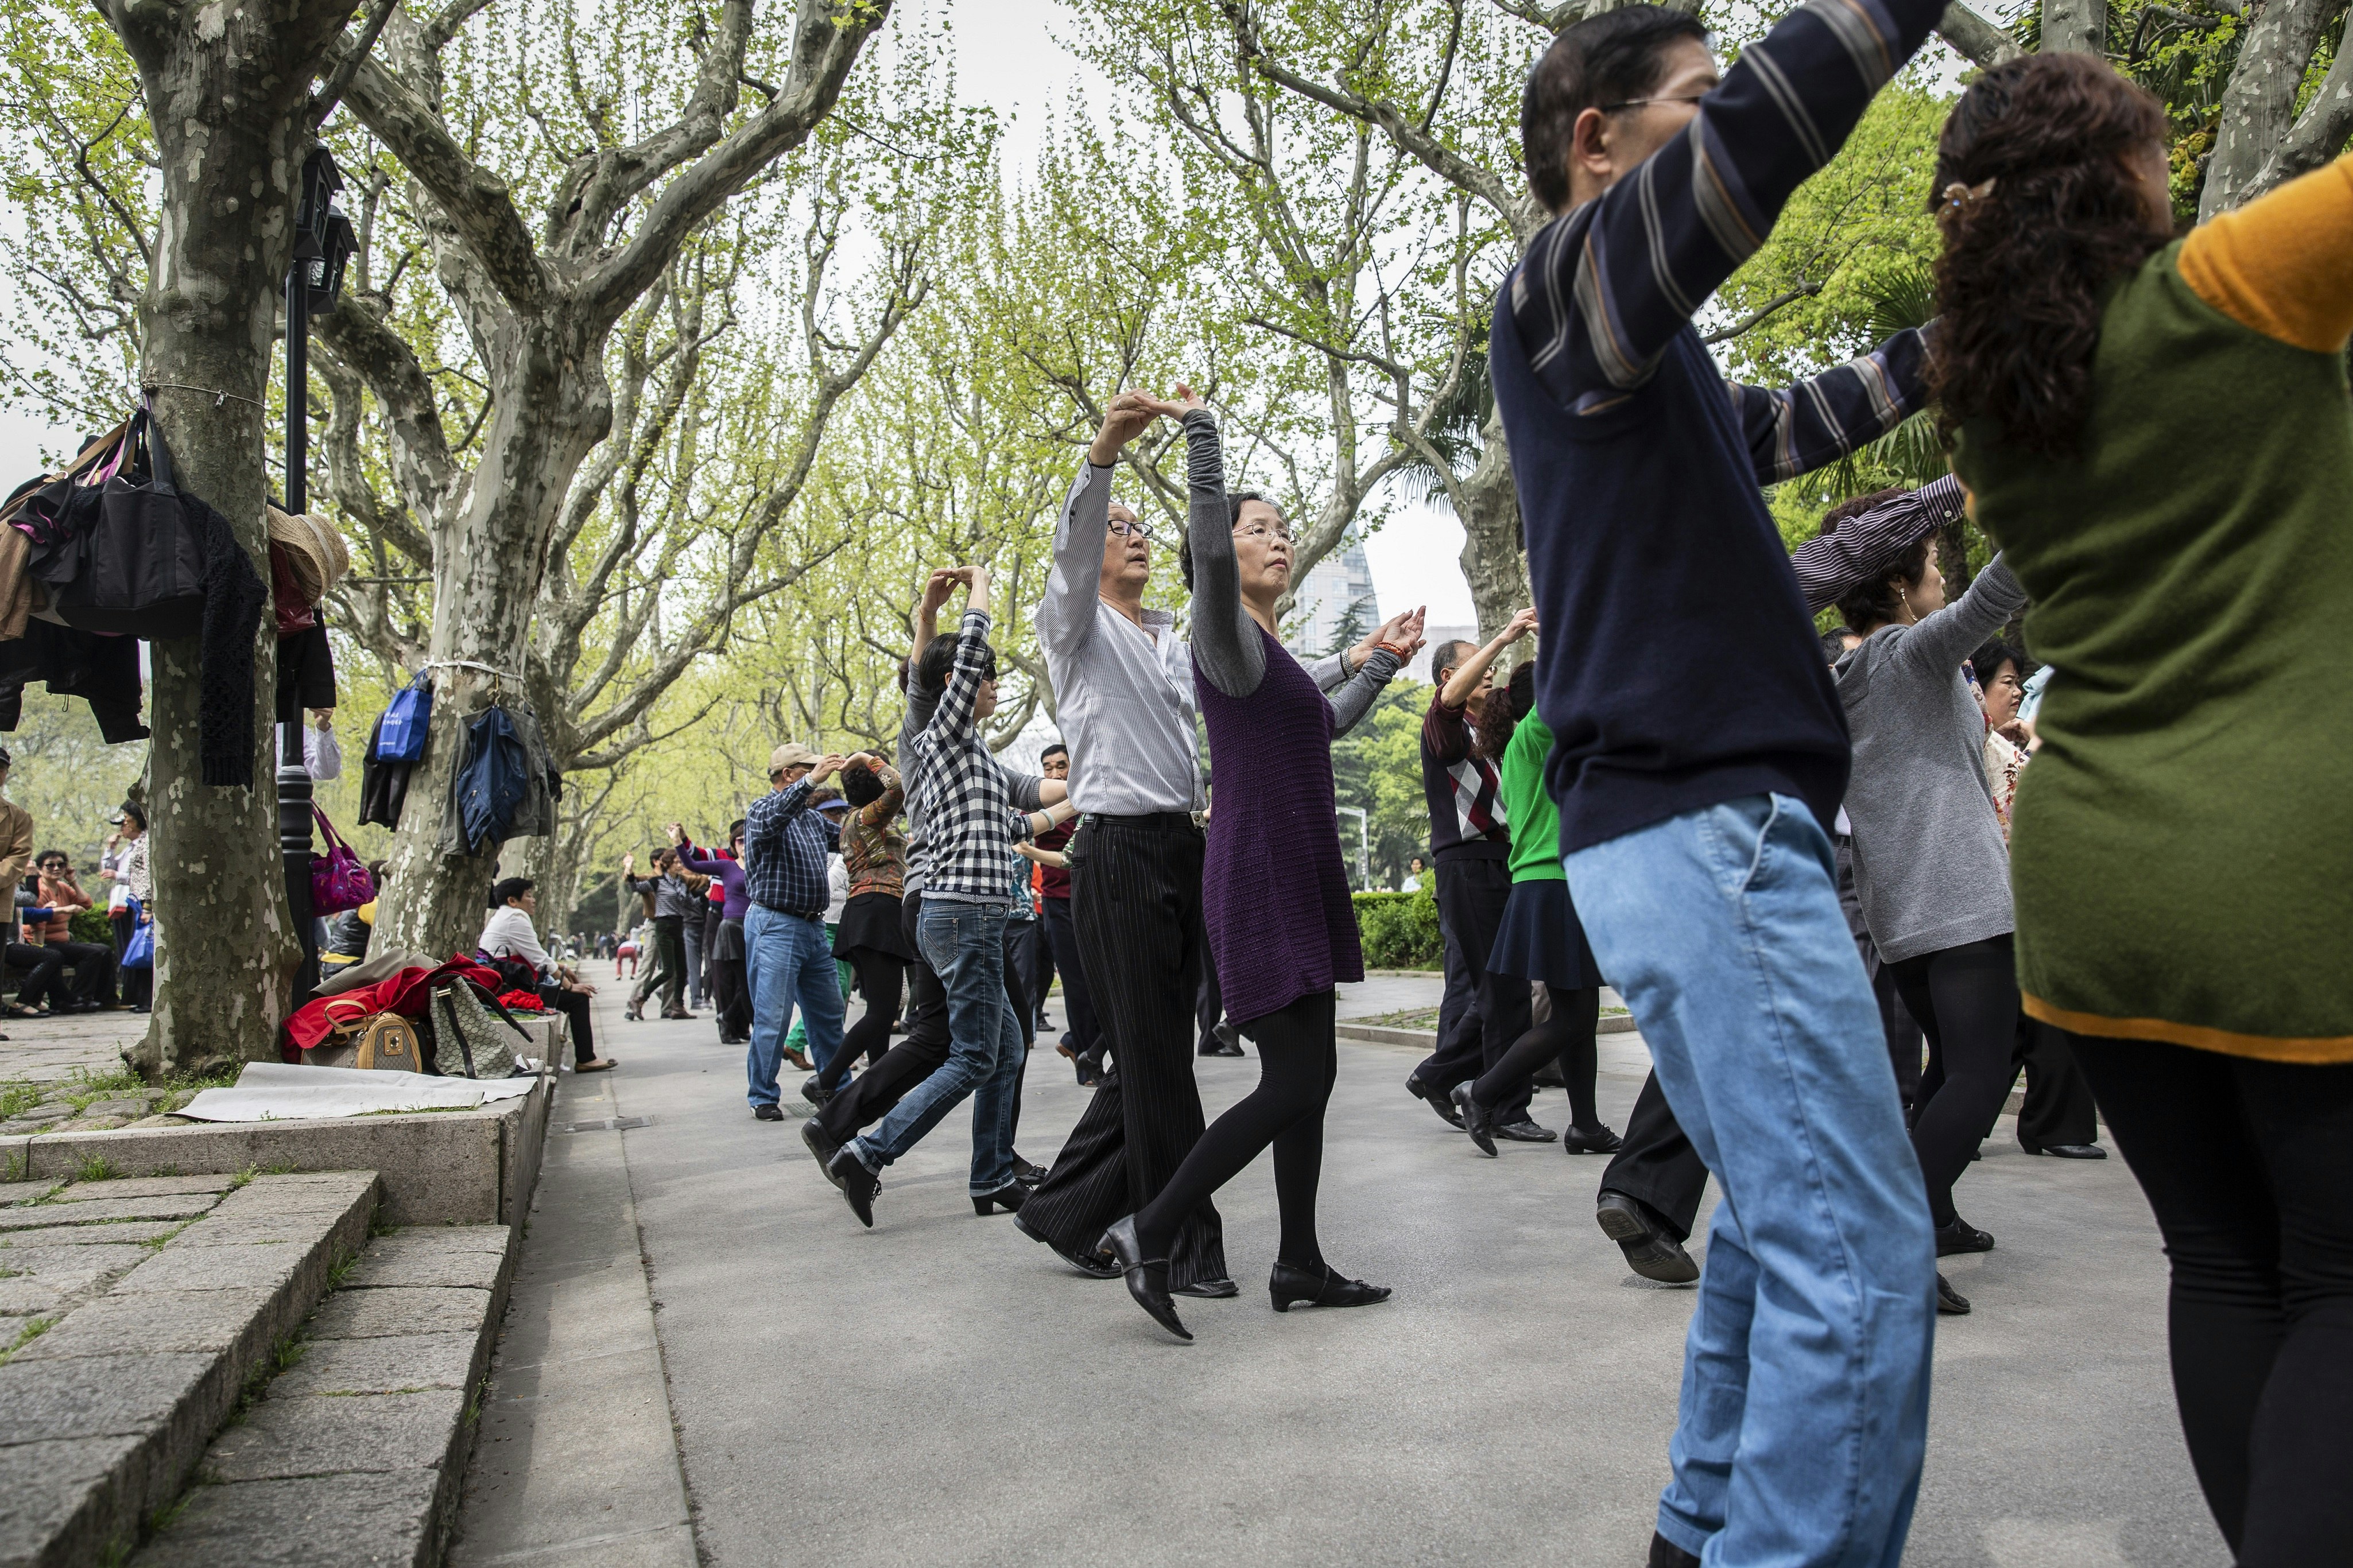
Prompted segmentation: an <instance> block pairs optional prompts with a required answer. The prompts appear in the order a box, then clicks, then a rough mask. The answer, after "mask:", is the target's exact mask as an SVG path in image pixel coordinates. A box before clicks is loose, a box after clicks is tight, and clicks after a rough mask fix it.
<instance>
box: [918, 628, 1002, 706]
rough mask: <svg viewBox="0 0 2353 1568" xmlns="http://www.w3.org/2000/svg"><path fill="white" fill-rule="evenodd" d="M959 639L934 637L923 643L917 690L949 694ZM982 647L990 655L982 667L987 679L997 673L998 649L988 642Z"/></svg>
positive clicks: (937, 694) (935, 695) (925, 693)
mask: <svg viewBox="0 0 2353 1568" xmlns="http://www.w3.org/2000/svg"><path fill="white" fill-rule="evenodd" d="M959 640H960V639H958V638H956V637H934V638H933V639H932V640H931V641H930V642H928V643H926V644H924V645H923V662H922V663H921V664H919V665H917V666H916V668H915V689H916V690H918V691H920V692H922V693H923V695H924V696H926V697H944V696H945V695H947V689H948V676H949V674H950V672H951V671H953V670H954V669H955V656H956V644H957V642H958V641H959ZM981 647H982V651H983V652H984V653H986V654H987V657H988V662H987V664H986V665H984V666H982V667H981V677H982V679H989V678H991V677H993V676H995V675H996V674H997V650H996V649H995V648H993V647H988V646H987V644H986V643H984V644H982V645H981Z"/></svg>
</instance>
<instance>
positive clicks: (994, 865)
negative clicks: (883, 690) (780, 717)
mask: <svg viewBox="0 0 2353 1568" xmlns="http://www.w3.org/2000/svg"><path fill="white" fill-rule="evenodd" d="M956 576H957V578H958V579H959V580H960V581H962V582H964V583H965V584H966V585H967V586H968V587H969V588H970V590H971V598H970V600H969V602H968V604H967V606H966V608H965V616H964V626H963V628H962V630H961V631H960V632H959V634H958V635H957V637H956V638H955V641H954V642H950V641H948V640H947V639H946V638H944V637H942V638H936V639H934V641H933V642H932V644H931V645H930V646H929V647H925V648H924V649H923V656H922V660H921V662H920V664H919V665H918V666H917V668H916V671H915V680H916V682H917V683H918V684H919V685H920V687H921V689H922V690H923V691H924V692H927V693H928V692H932V691H937V692H939V694H940V701H939V707H938V710H936V711H935V712H934V714H933V715H932V721H931V722H930V723H929V724H927V725H926V726H924V728H923V731H922V733H920V734H918V735H917V736H916V737H915V739H914V742H913V744H912V745H910V746H909V747H908V748H907V749H906V755H905V756H904V758H902V762H903V763H904V764H905V767H904V776H905V777H906V779H907V783H908V788H909V791H910V793H911V794H912V795H913V805H914V808H915V815H916V816H918V817H919V818H920V819H921V820H922V822H923V914H922V917H921V921H920V923H919V925H918V926H917V928H916V935H917V940H918V942H919V943H920V944H921V946H922V949H923V958H924V961H925V962H926V963H930V964H931V966H932V967H933V969H934V970H936V971H937V972H938V973H939V976H940V981H941V984H942V985H943V986H944V988H945V989H946V992H947V1007H948V1059H947V1061H946V1062H945V1064H944V1065H943V1066H942V1067H941V1068H939V1069H938V1070H937V1071H935V1072H934V1073H933V1074H932V1075H931V1076H930V1077H929V1078H926V1079H923V1082H921V1083H920V1084H917V1085H916V1086H915V1087H914V1088H913V1089H911V1090H910V1091H909V1092H908V1093H907V1095H906V1097H905V1098H904V1099H902V1100H900V1101H899V1103H898V1104H897V1105H895V1106H893V1107H892V1108H891V1112H890V1114H889V1115H887V1116H885V1117H883V1119H882V1120H881V1122H880V1123H879V1124H878V1125H876V1126H875V1127H874V1129H873V1130H872V1131H869V1132H866V1133H864V1134H862V1135H860V1137H858V1138H855V1139H853V1140H851V1141H850V1142H848V1143H845V1144H843V1145H842V1147H841V1149H840V1151H839V1152H838V1153H836V1154H835V1155H834V1156H833V1158H832V1160H831V1161H830V1162H828V1164H827V1166H826V1174H827V1176H828V1177H829V1178H830V1179H831V1180H832V1182H833V1184H835V1185H836V1186H837V1187H839V1188H840V1189H841V1194H842V1196H843V1198H844V1199H846V1200H847V1201H848V1202H849V1208H850V1212H851V1213H853V1214H855V1215H857V1216H858V1219H859V1223H860V1224H861V1225H866V1226H871V1225H873V1223H874V1194H875V1193H876V1192H877V1191H878V1190H879V1189H880V1187H881V1183H880V1182H879V1181H878V1180H877V1179H876V1173H878V1172H880V1171H881V1169H882V1167H883V1166H885V1165H888V1164H890V1163H892V1162H893V1161H895V1160H897V1159H899V1158H900V1157H901V1156H902V1155H903V1154H905V1153H906V1152H907V1151H908V1150H910V1149H912V1148H913V1147H914V1146H915V1144H916V1143H918V1142H921V1141H922V1139H923V1135H924V1134H925V1133H927V1132H929V1131H931V1130H932V1129H933V1128H934V1127H936V1126H937V1125H939V1122H940V1120H941V1119H942V1118H943V1117H944V1116H946V1115H947V1113H948V1112H949V1111H951V1110H955V1107H956V1106H957V1105H959V1104H960V1103H962V1102H963V1101H964V1100H965V1098H966V1097H967V1096H972V1097H974V1102H973V1114H972V1176H971V1186H970V1191H971V1194H972V1202H973V1207H974V1208H975V1209H976V1210H977V1211H978V1212H980V1213H981V1214H989V1213H992V1212H994V1211H995V1210H996V1209H997V1208H1003V1209H1006V1210H1008V1211H1011V1210H1015V1209H1018V1208H1019V1207H1020V1206H1021V1199H1022V1196H1023V1194H1025V1192H1026V1191H1027V1189H1026V1188H1024V1187H1023V1186H1022V1185H1021V1184H1020V1183H1019V1182H1018V1181H1016V1180H1015V1179H1014V1173H1013V1110H1014V1106H1015V1103H1016V1101H1015V1099H1014V1096H1015V1093H1016V1090H1017V1089H1018V1084H1019V1082H1020V1076H1021V1066H1022V1058H1023V1055H1024V1050H1023V1047H1022V1041H1021V1021H1020V1018H1019V1016H1018V1015H1017V1014H1016V1013H1015V1011H1014V1005H1013V1003H1012V1001H1011V1000H1010V999H1009V998H1008V996H1007V994H1006V990H1005V922H1006V921H1007V919H1008V917H1009V916H1010V915H1011V913H1012V910H1013V900H1014V899H1015V898H1016V897H1017V896H1018V895H1017V891H1016V889H1015V886H1014V883H1015V877H1016V873H1015V870H1014V868H1015V866H1016V865H1017V864H1019V862H1018V861H1017V860H1016V859H1015V858H1014V856H1013V854H1012V846H1013V844H1014V843H1015V842H1016V841H1017V840H1019V839H1023V838H1028V837H1031V836H1033V835H1034V834H1038V833H1042V832H1044V831H1045V830H1046V829H1047V828H1049V827H1050V826H1053V825H1054V824H1055V823H1057V822H1060V821H1065V820H1067V819H1068V818H1069V817H1070V816H1071V807H1070V805H1069V804H1068V803H1067V802H1065V803H1063V804H1061V805H1057V806H1054V807H1053V808H1051V809H1050V810H1048V811H1041V812H1035V813H1029V812H1018V811H1016V810H1014V809H1013V806H1012V805H1011V803H1010V802H1009V801H1008V799H1007V798H1006V793H1005V775H1004V774H1003V773H1001V772H1000V771H999V770H998V768H997V759H996V757H995V756H994V755H993V754H991V753H990V752H989V750H988V743H987V741H986V740H985V739H983V738H982V736H981V733H980V721H982V720H984V719H987V717H988V716H989V715H990V714H991V713H993V712H995V711H996V710H997V656H996V654H995V653H994V652H992V651H991V650H990V648H989V646H988V628H989V615H988V597H989V583H988V569H987V567H985V566H966V567H961V568H958V570H957V573H956Z"/></svg>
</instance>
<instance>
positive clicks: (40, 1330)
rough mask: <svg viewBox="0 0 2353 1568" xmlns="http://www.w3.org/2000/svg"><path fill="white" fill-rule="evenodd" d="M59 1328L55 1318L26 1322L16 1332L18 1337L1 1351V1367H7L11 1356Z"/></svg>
mask: <svg viewBox="0 0 2353 1568" xmlns="http://www.w3.org/2000/svg"><path fill="white" fill-rule="evenodd" d="M57 1326H58V1321H57V1320H56V1319H55V1318H35V1319H32V1320H31V1321H28V1322H26V1325H25V1326H24V1327H23V1328H21V1329H19V1330H17V1331H16V1338H15V1339H13V1340H11V1341H9V1342H8V1343H7V1346H6V1348H5V1349H0V1366H5V1365H7V1364H8V1358H9V1357H10V1356H12V1355H15V1354H16V1352H18V1351H20V1350H23V1349H24V1348H25V1347H26V1345H28V1344H31V1343H32V1342H34V1341H35V1340H37V1339H39V1338H40V1337H41V1336H42V1335H43V1334H46V1333H47V1332H48V1331H50V1330H51V1329H54V1328H56V1327H57Z"/></svg>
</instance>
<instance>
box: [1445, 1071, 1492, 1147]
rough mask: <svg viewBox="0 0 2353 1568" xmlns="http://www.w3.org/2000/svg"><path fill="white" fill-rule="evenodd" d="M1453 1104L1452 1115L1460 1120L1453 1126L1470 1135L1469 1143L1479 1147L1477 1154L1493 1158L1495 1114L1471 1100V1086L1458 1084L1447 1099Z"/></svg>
mask: <svg viewBox="0 0 2353 1568" xmlns="http://www.w3.org/2000/svg"><path fill="white" fill-rule="evenodd" d="M1447 1098H1448V1099H1450V1100H1452V1101H1453V1102H1454V1114H1455V1115H1457V1116H1459V1117H1461V1119H1462V1120H1461V1121H1458V1122H1456V1123H1455V1125H1456V1126H1457V1127H1460V1128H1461V1129H1462V1131H1465V1132H1468V1133H1469V1134H1471V1142H1473V1143H1476V1144H1477V1145H1479V1152H1481V1153H1482V1154H1484V1155H1486V1156H1487V1158H1489V1159H1490V1160H1493V1159H1494V1158H1495V1157H1496V1156H1495V1113H1494V1112H1493V1111H1492V1110H1488V1109H1487V1108H1486V1107H1485V1106H1483V1105H1482V1104H1480V1103H1479V1101H1478V1100H1476V1099H1474V1098H1472V1093H1471V1086H1470V1085H1469V1084H1467V1083H1458V1084H1456V1085H1455V1086H1454V1092H1453V1093H1452V1094H1451V1095H1449V1096H1448V1097H1447Z"/></svg>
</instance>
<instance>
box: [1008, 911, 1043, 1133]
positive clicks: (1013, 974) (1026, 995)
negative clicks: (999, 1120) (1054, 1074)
mask: <svg viewBox="0 0 2353 1568" xmlns="http://www.w3.org/2000/svg"><path fill="white" fill-rule="evenodd" d="M1038 923H1039V922H1038V921H1034V920H1029V921H1006V922H1005V939H1004V941H1005V1000H1006V1003H1007V1005H1008V1006H1010V1007H1011V1008H1012V1009H1013V1016H1014V1017H1015V1018H1017V1019H1018V1020H1019V1021H1020V1024H1021V1054H1022V1056H1023V1058H1025V1059H1024V1060H1023V1063H1022V1070H1021V1071H1020V1072H1018V1073H1016V1074H1015V1075H1014V1078H1013V1114H1012V1115H1011V1117H1009V1118H1008V1121H1007V1125H1006V1138H1005V1141H1006V1142H1008V1143H1011V1142H1013V1141H1014V1139H1015V1138H1017V1137H1018V1136H1019V1135H1020V1132H1021V1081H1022V1079H1026V1078H1028V1077H1029V1062H1028V1060H1027V1059H1026V1058H1028V1056H1029V1047H1032V1046H1034V1045H1036V1044H1037V1043H1038V994H1037V993H1033V992H1032V991H1031V990H1030V989H1029V975H1030V971H1031V970H1032V969H1033V968H1035V967H1036V965H1037V962H1038V950H1039V948H1040V947H1041V946H1043V945H1044V941H1043V933H1042V932H1040V931H1039V929H1038Z"/></svg>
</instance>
